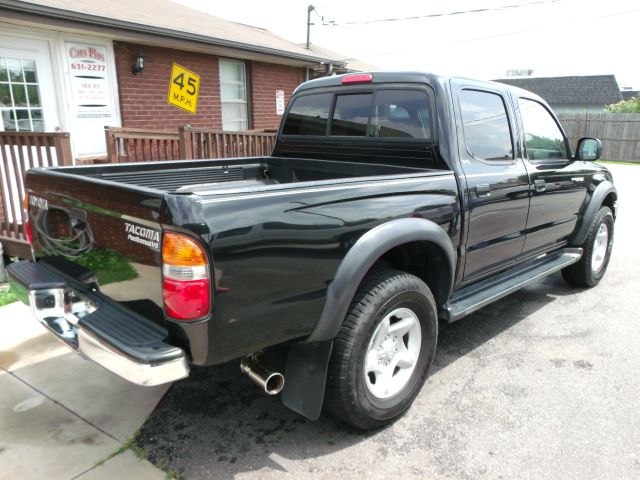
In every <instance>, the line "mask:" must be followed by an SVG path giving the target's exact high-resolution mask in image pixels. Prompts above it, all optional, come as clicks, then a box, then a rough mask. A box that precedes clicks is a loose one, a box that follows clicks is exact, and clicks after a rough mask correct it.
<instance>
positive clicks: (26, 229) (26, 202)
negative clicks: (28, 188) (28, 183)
mask: <svg viewBox="0 0 640 480" xmlns="http://www.w3.org/2000/svg"><path fill="white" fill-rule="evenodd" d="M24 234H25V236H26V237H27V241H28V242H29V245H33V236H32V235H31V224H30V223H29V194H28V193H26V194H25V196H24Z"/></svg>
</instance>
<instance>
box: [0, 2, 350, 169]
mask: <svg viewBox="0 0 640 480" xmlns="http://www.w3.org/2000/svg"><path fill="white" fill-rule="evenodd" d="M340 58H342V57H341V56H340V55H337V54H333V52H331V54H328V53H327V52H325V51H322V50H318V49H312V50H306V49H305V48H304V47H302V46H300V45H296V44H294V43H291V42H289V41H287V40H285V39H283V38H281V37H278V36H276V35H274V34H272V33H270V32H268V31H266V30H264V29H260V28H255V27H251V26H247V25H243V24H239V23H235V22H230V21H226V20H223V19H220V18H217V17H214V16H211V15H208V14H206V13H203V12H200V11H195V10H191V9H189V8H187V7H184V6H182V5H178V4H176V3H173V2H171V1H169V0H145V1H144V2H131V1H130V0H76V1H73V2H70V1H67V0H46V1H45V0H29V1H22V0H7V1H4V2H2V6H0V114H1V116H2V121H1V122H0V130H17V131H23V130H27V131H28V130H31V131H56V130H62V131H69V132H70V133H71V142H72V149H73V154H74V156H75V157H76V158H81V157H84V156H99V155H103V154H104V153H105V141H104V127H105V126H116V127H132V128H145V129H155V130H175V129H177V128H178V127H180V126H184V125H192V126H194V127H206V128H215V129H224V130H247V129H264V128H267V129H269V128H276V127H277V126H278V124H279V121H280V115H281V114H282V109H283V106H284V105H286V102H287V101H288V99H289V97H290V95H291V93H292V92H293V90H294V89H295V88H296V86H297V85H299V84H300V83H301V82H302V81H304V80H305V78H308V77H309V76H310V75H311V76H313V75H316V74H317V72H323V71H325V72H331V71H334V70H335V69H337V70H340V69H342V70H344V69H345V68H347V67H348V66H347V65H346V62H345V61H344V60H340ZM336 59H337V60H336ZM174 64H178V65H179V66H180V67H182V68H183V69H185V70H175V71H174V70H173V68H174ZM334 66H335V69H334V68H333V67H334ZM180 73H182V76H180ZM191 82H193V83H191ZM171 87H173V89H174V90H171V92H173V93H171V92H170V88H171ZM196 87H197V88H196ZM176 88H177V89H178V90H175V89H176ZM176 92H177V93H176ZM172 95H174V97H173V98H174V100H175V102H174V103H176V102H177V103H178V106H176V105H174V104H170V103H169V102H168V100H169V99H171V98H172ZM176 95H177V96H176ZM190 95H191V96H190ZM178 97H181V98H178ZM192 100H193V101H192ZM181 102H182V103H181ZM184 102H187V103H186V104H185V103H184ZM196 102H197V103H196ZM185 108H187V110H185ZM188 109H192V110H193V109H194V110H195V111H193V112H191V111H188Z"/></svg>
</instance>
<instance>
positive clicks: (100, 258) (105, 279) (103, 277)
mask: <svg viewBox="0 0 640 480" xmlns="http://www.w3.org/2000/svg"><path fill="white" fill-rule="evenodd" d="M73 261H74V262H76V263H79V264H80V265H84V266H85V267H87V268H88V269H90V270H93V271H94V272H95V274H96V277H98V283H100V285H107V284H108V283H115V282H122V281H124V280H131V279H132V278H136V277H137V276H138V273H137V272H136V271H135V269H134V268H133V267H132V266H131V263H129V260H128V259H127V258H126V257H124V256H122V255H120V254H119V253H118V252H116V251H115V250H111V249H108V248H104V249H96V250H92V251H90V252H88V253H85V254H83V255H81V256H80V257H79V258H74V259H73Z"/></svg>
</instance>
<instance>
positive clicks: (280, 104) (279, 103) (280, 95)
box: [276, 90, 284, 115]
mask: <svg viewBox="0 0 640 480" xmlns="http://www.w3.org/2000/svg"><path fill="white" fill-rule="evenodd" d="M283 114H284V90H276V115H283Z"/></svg>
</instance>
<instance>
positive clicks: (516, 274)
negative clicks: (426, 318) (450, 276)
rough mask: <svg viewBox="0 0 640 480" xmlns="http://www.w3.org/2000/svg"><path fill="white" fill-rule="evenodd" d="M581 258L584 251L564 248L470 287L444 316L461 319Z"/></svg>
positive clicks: (445, 310) (448, 319) (451, 304)
mask: <svg viewBox="0 0 640 480" xmlns="http://www.w3.org/2000/svg"><path fill="white" fill-rule="evenodd" d="M580 257H582V249H581V248H564V249H562V250H558V251H556V252H553V253H550V254H547V255H545V256H544V257H541V258H538V259H536V260H534V261H533V262H528V263H527V264H526V265H522V266H519V267H516V268H515V269H511V270H507V271H505V272H503V273H501V274H499V275H497V276H495V277H491V278H489V279H487V280H483V281H481V282H478V283H475V284H473V285H469V286H468V287H465V288H463V289H461V290H460V291H458V292H456V293H455V294H454V295H453V297H452V298H451V300H449V303H448V304H447V306H446V307H445V309H444V312H443V314H444V317H445V319H446V320H447V321H448V322H455V321H456V320H460V319H461V318H463V317H465V316H467V315H469V314H470V313H473V312H475V311H476V310H478V309H480V308H482V307H484V306H486V305H489V304H490V303H491V302H494V301H496V300H498V299H500V298H502V297H506V296H507V295H509V294H510V293H513V292H515V291H516V290H519V289H521V288H522V287H524V286H526V285H529V284H530V283H533V282H535V281H536V280H539V279H541V278H543V277H546V276H547V275H550V274H552V273H555V272H557V271H558V270H562V269H563V268H565V267H568V266H569V265H571V264H572V263H576V262H577V261H578V260H580Z"/></svg>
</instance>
